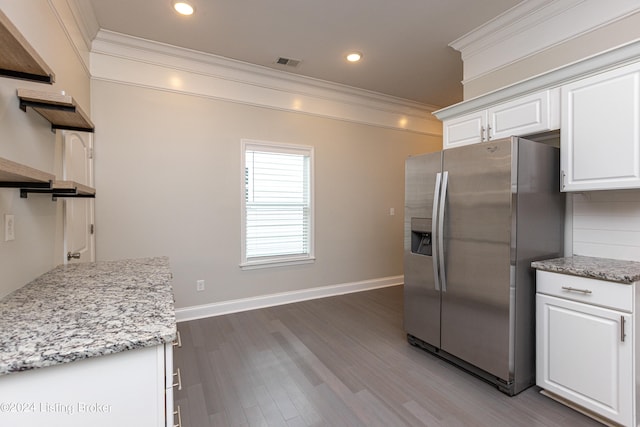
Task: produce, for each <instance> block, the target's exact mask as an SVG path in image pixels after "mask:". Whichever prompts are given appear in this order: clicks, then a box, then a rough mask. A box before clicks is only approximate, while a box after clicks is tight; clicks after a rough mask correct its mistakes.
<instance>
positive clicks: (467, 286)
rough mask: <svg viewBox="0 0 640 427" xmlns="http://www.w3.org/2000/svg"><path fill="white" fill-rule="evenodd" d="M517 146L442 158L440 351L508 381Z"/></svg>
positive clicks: (466, 150) (504, 144) (490, 146)
mask: <svg viewBox="0 0 640 427" xmlns="http://www.w3.org/2000/svg"><path fill="white" fill-rule="evenodd" d="M511 160H512V141H511V139H504V140H498V141H494V142H491V143H484V144H478V145H470V146H467V147H460V148H458V149H455V150H447V151H445V153H444V159H443V170H444V171H448V175H449V176H448V181H449V182H448V191H447V197H446V200H445V216H444V218H445V226H444V252H445V254H444V256H445V273H446V278H447V279H446V280H447V284H446V291H444V292H443V293H442V319H441V321H442V327H441V330H442V337H441V348H442V349H443V350H444V351H446V352H448V353H450V354H452V355H454V356H456V357H458V358H460V359H462V360H464V361H466V362H468V363H471V364H472V365H475V366H477V367H479V368H481V369H483V370H485V371H487V372H489V373H490V374H493V375H495V376H497V377H499V378H502V379H505V380H509V379H510V377H511V376H512V375H511V374H512V373H511V372H510V371H511V369H510V366H509V356H510V333H509V332H510V331H509V325H510V323H509V314H510V311H509V304H510V297H511V295H510V283H511V277H510V273H511V268H510V267H511V262H510V260H511V227H512V225H511V224H512V217H511V215H512V209H511V207H512V173H511V172H512V161H511Z"/></svg>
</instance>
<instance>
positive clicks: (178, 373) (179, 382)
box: [171, 368, 182, 390]
mask: <svg viewBox="0 0 640 427" xmlns="http://www.w3.org/2000/svg"><path fill="white" fill-rule="evenodd" d="M173 376H174V377H175V376H177V377H178V382H177V383H175V384H171V387H175V386H178V390H182V375H180V368H178V369H177V371H176V373H175V374H173Z"/></svg>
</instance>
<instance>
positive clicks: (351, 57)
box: [347, 52, 362, 62]
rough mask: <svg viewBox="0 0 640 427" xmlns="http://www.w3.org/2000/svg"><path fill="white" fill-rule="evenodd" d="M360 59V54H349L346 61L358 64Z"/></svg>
mask: <svg viewBox="0 0 640 427" xmlns="http://www.w3.org/2000/svg"><path fill="white" fill-rule="evenodd" d="M361 59H362V54H361V53H360V52H351V53H350V54H348V55H347V61H349V62H358V61H360V60H361Z"/></svg>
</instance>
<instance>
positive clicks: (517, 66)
mask: <svg viewBox="0 0 640 427" xmlns="http://www.w3.org/2000/svg"><path fill="white" fill-rule="evenodd" d="M637 39H640V12H638V13H635V14H632V15H629V16H627V17H625V18H624V19H621V20H619V21H616V22H614V23H612V24H609V25H606V26H603V27H601V28H598V29H597V30H595V31H593V32H591V33H589V34H586V35H583V36H580V37H577V38H574V39H572V40H569V41H567V42H564V43H562V44H559V45H556V46H554V47H551V48H549V49H547V50H545V51H543V52H540V53H538V54H536V55H533V56H530V57H528V58H525V59H523V60H521V61H518V62H516V63H514V64H511V65H509V66H506V67H504V68H501V69H499V70H497V71H494V72H492V73H490V74H488V75H485V76H482V77H479V78H477V79H474V80H471V81H468V82H465V84H464V99H471V98H475V97H476V96H480V95H483V94H485V93H488V92H491V91H493V90H496V89H500V88H502V87H505V86H508V85H511V84H513V83H517V82H519V81H522V80H525V79H527V78H530V77H534V76H537V75H539V74H543V73H545V72H548V71H550V70H553V69H556V68H559V67H562V66H564V65H567V64H571V63H573V62H576V61H579V60H581V59H585V58H588V57H590V56H593V55H596V54H598V53H601V52H604V51H606V50H609V49H612V48H614V47H617V46H621V45H623V44H626V43H629V42H631V41H634V40H637Z"/></svg>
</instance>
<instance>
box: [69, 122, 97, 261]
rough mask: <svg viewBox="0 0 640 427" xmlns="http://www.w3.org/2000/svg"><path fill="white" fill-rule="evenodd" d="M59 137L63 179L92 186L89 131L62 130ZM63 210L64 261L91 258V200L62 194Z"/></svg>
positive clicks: (92, 233) (93, 247)
mask: <svg viewBox="0 0 640 427" xmlns="http://www.w3.org/2000/svg"><path fill="white" fill-rule="evenodd" d="M62 139H63V151H64V154H63V175H64V179H65V180H67V181H75V182H77V183H79V184H84V185H88V186H90V187H93V134H91V133H87V132H76V131H64V132H63V137H62ZM63 210H64V262H65V263H67V262H92V261H95V234H94V200H93V199H91V198H74V197H66V198H64V200H63ZM69 255H71V257H70V256H69Z"/></svg>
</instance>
